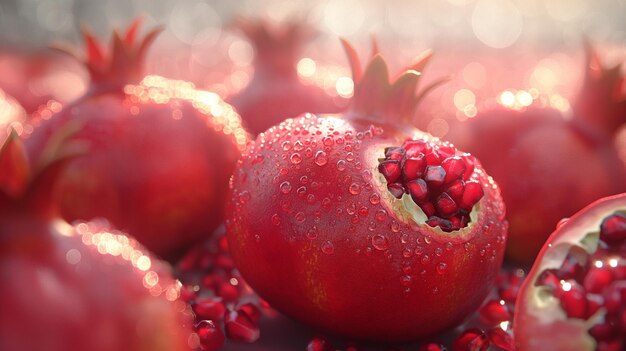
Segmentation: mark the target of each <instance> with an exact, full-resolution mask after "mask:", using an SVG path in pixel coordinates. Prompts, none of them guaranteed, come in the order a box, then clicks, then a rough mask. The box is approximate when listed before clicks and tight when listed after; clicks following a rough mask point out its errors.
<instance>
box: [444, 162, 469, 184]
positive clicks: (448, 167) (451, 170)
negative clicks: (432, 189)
mask: <svg viewBox="0 0 626 351" xmlns="http://www.w3.org/2000/svg"><path fill="white" fill-rule="evenodd" d="M441 167H443V169H444V170H445V171H446V177H445V179H444V182H445V183H450V182H452V181H454V180H457V179H459V178H461V176H462V175H463V174H464V173H465V162H463V160H462V159H461V158H460V157H457V156H455V157H448V158H446V159H445V160H443V162H441Z"/></svg>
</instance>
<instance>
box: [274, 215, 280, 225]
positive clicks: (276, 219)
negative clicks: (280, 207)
mask: <svg viewBox="0 0 626 351" xmlns="http://www.w3.org/2000/svg"><path fill="white" fill-rule="evenodd" d="M272 224H273V225H275V226H279V225H280V217H278V214H277V213H274V215H272Z"/></svg>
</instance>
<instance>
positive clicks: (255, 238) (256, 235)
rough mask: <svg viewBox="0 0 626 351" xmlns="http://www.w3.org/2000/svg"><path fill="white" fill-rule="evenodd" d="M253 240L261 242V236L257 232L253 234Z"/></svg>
mask: <svg viewBox="0 0 626 351" xmlns="http://www.w3.org/2000/svg"><path fill="white" fill-rule="evenodd" d="M254 241H256V242H257V243H259V242H261V236H260V235H259V234H254Z"/></svg>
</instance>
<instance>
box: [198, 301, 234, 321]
mask: <svg viewBox="0 0 626 351" xmlns="http://www.w3.org/2000/svg"><path fill="white" fill-rule="evenodd" d="M191 307H192V309H193V312H194V313H195V314H196V318H198V319H211V320H220V319H222V317H223V316H224V312H226V307H225V306H224V303H223V302H222V299H220V298H207V299H202V300H196V301H194V302H193V303H192V304H191Z"/></svg>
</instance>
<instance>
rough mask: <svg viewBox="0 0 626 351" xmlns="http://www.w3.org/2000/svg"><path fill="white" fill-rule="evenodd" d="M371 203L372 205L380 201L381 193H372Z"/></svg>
mask: <svg viewBox="0 0 626 351" xmlns="http://www.w3.org/2000/svg"><path fill="white" fill-rule="evenodd" d="M370 203H371V204H372V205H377V204H379V203H380V195H378V194H376V193H374V194H372V195H370Z"/></svg>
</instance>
